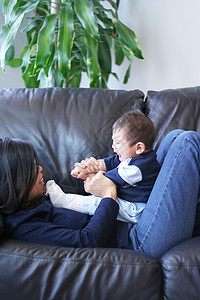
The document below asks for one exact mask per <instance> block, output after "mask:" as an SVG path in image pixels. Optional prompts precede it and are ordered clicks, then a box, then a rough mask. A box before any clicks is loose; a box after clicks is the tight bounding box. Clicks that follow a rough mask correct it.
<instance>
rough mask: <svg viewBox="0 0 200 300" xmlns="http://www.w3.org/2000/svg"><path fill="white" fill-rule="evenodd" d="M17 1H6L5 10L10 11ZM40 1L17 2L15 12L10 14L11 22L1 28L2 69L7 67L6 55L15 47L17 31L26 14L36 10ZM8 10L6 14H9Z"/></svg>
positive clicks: (0, 54)
mask: <svg viewBox="0 0 200 300" xmlns="http://www.w3.org/2000/svg"><path fill="white" fill-rule="evenodd" d="M15 2H16V1H9V0H8V1H6V3H5V6H4V10H6V9H7V10H8V9H9V5H11V3H13V4H12V6H13V5H14V3H15ZM37 3H38V1H33V0H30V1H29V2H27V1H17V3H16V4H15V6H14V7H13V10H12V11H11V12H10V19H9V20H10V22H9V23H7V24H4V25H3V26H2V28H1V32H0V61H1V68H2V69H3V68H4V65H5V54H6V52H7V50H8V48H9V47H10V46H11V45H13V43H14V40H15V37H16V34H17V31H18V30H19V27H20V25H21V22H22V20H23V17H24V14H25V13H27V12H29V11H30V10H32V9H35V8H36V6H37ZM7 10H6V14H7Z"/></svg>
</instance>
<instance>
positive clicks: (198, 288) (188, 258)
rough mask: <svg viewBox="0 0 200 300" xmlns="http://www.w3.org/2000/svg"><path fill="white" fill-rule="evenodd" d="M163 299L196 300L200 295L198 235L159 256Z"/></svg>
mask: <svg viewBox="0 0 200 300" xmlns="http://www.w3.org/2000/svg"><path fill="white" fill-rule="evenodd" d="M161 263H162V268H163V273H164V276H163V279H164V291H163V293H164V299H170V300H180V299H192V300H195V299H196V300H198V299H199V295H200V285H199V282H200V237H196V238H193V239H190V240H188V241H186V242H183V243H181V244H179V245H177V246H176V247H174V248H172V249H171V250H170V251H168V252H167V253H166V254H164V255H163V257H162V258H161Z"/></svg>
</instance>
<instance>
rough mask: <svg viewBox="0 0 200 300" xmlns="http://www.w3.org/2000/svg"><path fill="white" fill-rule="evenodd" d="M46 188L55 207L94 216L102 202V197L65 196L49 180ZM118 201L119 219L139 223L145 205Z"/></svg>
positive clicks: (118, 199)
mask: <svg viewBox="0 0 200 300" xmlns="http://www.w3.org/2000/svg"><path fill="white" fill-rule="evenodd" d="M46 186H47V193H48V194H49V197H50V200H51V202H52V204H53V206H55V207H63V208H68V209H72V210H76V211H79V212H82V213H84V214H87V215H90V216H92V215H94V213H95V210H96V209H97V207H98V205H99V203H100V201H101V197H96V196H94V195H89V196H83V195H77V194H65V193H64V192H63V191H62V189H61V188H60V187H59V186H58V185H57V184H56V183H55V181H54V180H49V181H48V182H47V183H46ZM116 201H117V203H118V204H119V213H118V217H117V219H118V220H119V221H123V222H131V223H137V221H138V219H139V217H140V216H141V213H142V211H143V209H144V208H145V203H132V202H128V201H126V200H123V199H120V198H117V200H116Z"/></svg>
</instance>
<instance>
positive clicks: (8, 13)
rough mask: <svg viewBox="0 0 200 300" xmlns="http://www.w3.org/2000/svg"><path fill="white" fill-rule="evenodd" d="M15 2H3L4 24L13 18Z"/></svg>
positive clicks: (10, 0) (8, 0) (15, 0)
mask: <svg viewBox="0 0 200 300" xmlns="http://www.w3.org/2000/svg"><path fill="white" fill-rule="evenodd" d="M16 3H17V0H4V2H3V15H4V17H5V22H6V23H8V22H9V21H10V20H12V18H13V7H14V6H15V5H16Z"/></svg>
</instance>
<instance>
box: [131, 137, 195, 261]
mask: <svg viewBox="0 0 200 300" xmlns="http://www.w3.org/2000/svg"><path fill="white" fill-rule="evenodd" d="M171 135H172V134H171ZM166 138H167V139H169V136H167V137H166ZM173 140H174V141H172V140H171V141H172V143H171V146H170V148H169V150H168V152H167V155H166V157H165V159H164V161H163V165H162V168H161V170H160V173H159V175H158V178H157V180H156V182H155V185H154V188H153V190H152V192H151V195H150V197H149V200H148V202H147V205H146V208H145V209H144V211H143V213H142V216H141V218H140V219H139V221H138V223H137V224H136V225H134V226H133V228H132V229H131V230H130V238H131V241H132V244H133V249H134V250H137V251H139V252H144V253H147V254H150V255H152V256H154V257H160V256H162V255H163V254H164V253H165V252H166V251H167V250H169V249H170V248H171V247H173V246H175V245H176V244H178V243H180V242H182V241H184V240H186V239H189V238H191V236H192V231H193V226H194V221H195V213H196V205H197V201H198V197H199V182H200V175H199V171H200V160H199V155H200V135H199V134H198V133H197V132H193V131H184V132H182V133H180V134H178V135H177V137H176V138H174V139H173ZM164 142H165V141H164ZM161 147H162V145H161ZM161 149H162V148H161ZM159 155H160V157H162V155H161V153H160V154H159Z"/></svg>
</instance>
